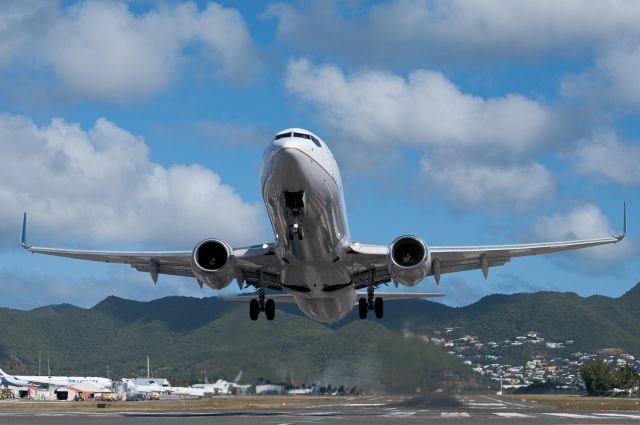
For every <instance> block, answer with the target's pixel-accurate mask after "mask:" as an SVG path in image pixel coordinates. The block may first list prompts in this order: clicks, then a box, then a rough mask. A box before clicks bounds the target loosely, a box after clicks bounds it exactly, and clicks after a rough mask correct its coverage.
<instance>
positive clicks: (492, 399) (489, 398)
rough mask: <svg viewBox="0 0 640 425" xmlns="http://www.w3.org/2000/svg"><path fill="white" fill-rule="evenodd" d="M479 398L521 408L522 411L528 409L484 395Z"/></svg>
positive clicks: (521, 405) (522, 405)
mask: <svg viewBox="0 0 640 425" xmlns="http://www.w3.org/2000/svg"><path fill="white" fill-rule="evenodd" d="M480 397H483V398H486V399H487V400H491V401H495V402H497V403H502V404H508V405H509V406H517V407H522V408H523V409H526V408H528V407H527V406H525V405H524V404H518V403H512V402H510V401H505V400H500V399H499V398H493V397H489V396H486V395H481V396H480Z"/></svg>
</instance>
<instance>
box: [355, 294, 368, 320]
mask: <svg viewBox="0 0 640 425" xmlns="http://www.w3.org/2000/svg"><path fill="white" fill-rule="evenodd" d="M368 311H369V305H368V303H367V300H366V299H364V298H360V299H359V300H358V314H359V315H360V318H361V319H366V318H367V312H368Z"/></svg>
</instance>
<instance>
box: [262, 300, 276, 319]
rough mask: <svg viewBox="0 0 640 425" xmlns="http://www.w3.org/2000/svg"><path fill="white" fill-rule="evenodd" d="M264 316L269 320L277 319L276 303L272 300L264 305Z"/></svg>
mask: <svg viewBox="0 0 640 425" xmlns="http://www.w3.org/2000/svg"><path fill="white" fill-rule="evenodd" d="M264 314H265V316H267V320H273V318H274V317H276V302H275V301H274V300H272V299H268V300H267V302H266V303H265V304H264Z"/></svg>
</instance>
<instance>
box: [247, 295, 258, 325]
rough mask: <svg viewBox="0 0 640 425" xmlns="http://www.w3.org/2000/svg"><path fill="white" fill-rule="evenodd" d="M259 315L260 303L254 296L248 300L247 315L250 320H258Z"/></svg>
mask: <svg viewBox="0 0 640 425" xmlns="http://www.w3.org/2000/svg"><path fill="white" fill-rule="evenodd" d="M259 315H260V303H259V302H258V300H256V299H255V298H254V299H252V300H251V301H250V302H249V317H250V318H251V320H258V316H259Z"/></svg>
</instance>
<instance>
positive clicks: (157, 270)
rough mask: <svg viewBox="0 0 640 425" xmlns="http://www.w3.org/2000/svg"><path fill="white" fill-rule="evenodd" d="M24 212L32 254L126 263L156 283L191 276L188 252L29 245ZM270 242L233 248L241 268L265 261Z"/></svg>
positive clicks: (22, 241)
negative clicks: (164, 276)
mask: <svg viewBox="0 0 640 425" xmlns="http://www.w3.org/2000/svg"><path fill="white" fill-rule="evenodd" d="M26 237H27V213H26V212H25V213H24V216H23V219H22V231H21V234H20V244H21V245H22V246H23V248H24V249H26V250H27V251H29V252H32V253H34V254H46V255H54V256H57V257H67V258H75V259H79V260H89V261H99V262H103V263H120V264H129V265H131V267H132V268H134V269H136V270H138V271H141V272H147V273H150V274H151V277H152V279H153V282H154V283H157V280H158V275H159V274H167V275H173V276H186V277H194V275H193V270H192V264H191V255H192V251H93V250H78V249H59V248H48V247H39V246H33V245H31V244H29V243H27V241H26ZM272 247H273V246H272V244H264V245H256V246H251V247H244V248H236V249H234V250H233V255H234V256H235V257H236V260H237V263H238V265H239V267H240V268H241V269H243V270H244V269H246V270H252V269H254V268H258V267H260V266H263V265H265V263H269V262H268V261H267V257H269V256H268V255H266V254H268V253H269V251H270V250H271V249H272Z"/></svg>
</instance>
